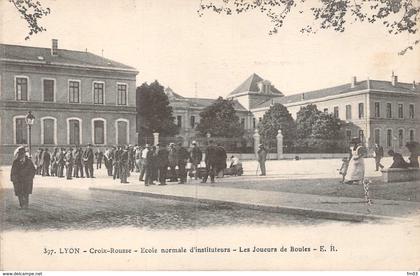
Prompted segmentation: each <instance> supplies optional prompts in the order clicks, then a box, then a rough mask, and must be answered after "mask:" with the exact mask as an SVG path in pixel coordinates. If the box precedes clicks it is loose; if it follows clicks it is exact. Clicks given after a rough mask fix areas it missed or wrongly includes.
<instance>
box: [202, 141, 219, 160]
mask: <svg viewBox="0 0 420 276" xmlns="http://www.w3.org/2000/svg"><path fill="white" fill-rule="evenodd" d="M204 161H205V162H206V164H215V163H216V162H217V148H216V146H213V145H210V146H208V147H207V148H206V156H205V160H204Z"/></svg>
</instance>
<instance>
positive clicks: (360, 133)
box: [359, 129, 365, 142]
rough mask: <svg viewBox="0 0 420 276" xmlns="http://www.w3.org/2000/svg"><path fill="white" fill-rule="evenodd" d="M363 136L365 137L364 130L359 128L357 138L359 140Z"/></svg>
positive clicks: (362, 138) (362, 139)
mask: <svg viewBox="0 0 420 276" xmlns="http://www.w3.org/2000/svg"><path fill="white" fill-rule="evenodd" d="M364 138H365V134H364V132H363V129H361V130H359V139H360V141H362V142H363V141H364Z"/></svg>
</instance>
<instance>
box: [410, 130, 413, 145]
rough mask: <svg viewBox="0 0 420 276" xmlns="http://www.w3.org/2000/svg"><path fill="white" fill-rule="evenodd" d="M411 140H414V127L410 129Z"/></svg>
mask: <svg viewBox="0 0 420 276" xmlns="http://www.w3.org/2000/svg"><path fill="white" fill-rule="evenodd" d="M410 142H414V129H410Z"/></svg>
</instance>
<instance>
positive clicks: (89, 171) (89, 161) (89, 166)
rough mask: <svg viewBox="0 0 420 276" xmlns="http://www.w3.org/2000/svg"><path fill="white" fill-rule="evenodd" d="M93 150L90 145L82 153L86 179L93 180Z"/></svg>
mask: <svg viewBox="0 0 420 276" xmlns="http://www.w3.org/2000/svg"><path fill="white" fill-rule="evenodd" d="M93 158H94V154H93V149H92V144H88V146H87V148H86V150H85V152H84V153H83V163H84V165H85V172H86V177H87V178H89V177H90V178H95V177H94V176H93Z"/></svg>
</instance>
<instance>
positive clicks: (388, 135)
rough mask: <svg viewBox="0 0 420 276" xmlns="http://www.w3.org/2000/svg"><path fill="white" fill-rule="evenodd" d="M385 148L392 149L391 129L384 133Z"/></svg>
mask: <svg viewBox="0 0 420 276" xmlns="http://www.w3.org/2000/svg"><path fill="white" fill-rule="evenodd" d="M386 146H387V147H392V129H388V130H387V131H386Z"/></svg>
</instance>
